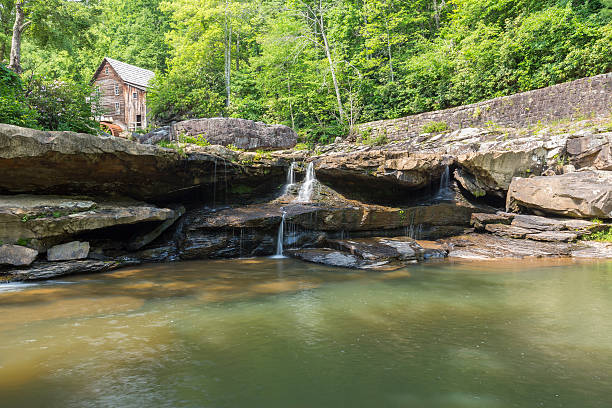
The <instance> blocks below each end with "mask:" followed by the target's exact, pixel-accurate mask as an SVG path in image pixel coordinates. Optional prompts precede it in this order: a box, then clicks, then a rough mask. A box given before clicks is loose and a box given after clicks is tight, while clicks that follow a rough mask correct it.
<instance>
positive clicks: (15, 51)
mask: <svg viewBox="0 0 612 408" xmlns="http://www.w3.org/2000/svg"><path fill="white" fill-rule="evenodd" d="M24 20H25V13H24V11H23V1H17V2H16V3H15V24H14V25H13V38H12V42H11V56H10V62H9V66H8V67H9V69H12V70H13V71H15V72H16V73H18V74H21V73H22V72H23V69H22V68H21V34H23V31H24V30H25V29H26V28H27V27H28V26H29V25H30V22H29V21H28V22H24Z"/></svg>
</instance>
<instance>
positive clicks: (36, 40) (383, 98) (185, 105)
mask: <svg viewBox="0 0 612 408" xmlns="http://www.w3.org/2000/svg"><path fill="white" fill-rule="evenodd" d="M26 3H27V2H26ZM27 7H28V8H27V12H28V13H29V16H28V17H29V18H30V20H31V26H30V27H28V28H27V29H26V30H25V31H24V36H23V45H22V58H21V63H22V66H23V69H24V73H23V74H22V78H21V82H23V83H21V82H20V81H19V79H18V78H17V79H16V78H14V77H12V76H10V74H7V73H6V72H4V71H3V72H4V74H3V75H4V77H5V78H6V80H4V82H2V85H1V86H2V89H0V93H1V94H2V95H0V97H1V98H2V99H0V100H3V101H4V100H9V99H11V97H10V96H5V95H12V94H10V93H11V92H16V91H15V89H16V88H15V87H14V86H13V85H11V84H17V83H18V82H20V83H19V86H20V87H23V86H25V85H27V84H29V83H34V84H36V83H38V84H49V83H54V84H56V87H57V86H59V85H57V84H60V85H61V87H67V89H70V90H71V91H70V92H67V93H66V94H67V95H72V96H73V97H76V95H79V92H81V93H82V94H83V95H85V94H86V93H87V92H88V90H87V89H86V87H87V86H88V84H89V80H90V79H91V76H92V74H93V72H94V71H95V69H96V67H97V65H98V64H99V63H100V62H101V60H102V58H103V57H105V56H107V57H111V58H115V59H119V60H121V61H124V62H127V63H130V64H134V65H138V66H141V67H143V68H148V69H151V70H154V71H155V72H156V73H157V76H156V79H155V80H154V84H153V89H152V90H151V92H150V94H149V105H150V107H151V108H152V113H153V115H154V116H155V118H156V120H157V122H158V123H161V122H164V121H170V120H179V119H184V118H189V117H211V116H233V117H242V118H247V119H254V120H261V121H265V122H271V123H282V124H286V125H289V126H292V127H294V128H295V129H296V130H298V132H299V133H300V135H302V136H303V137H304V138H305V139H306V140H308V141H310V142H315V141H317V142H323V143H325V142H329V141H332V140H333V139H334V138H335V137H336V136H339V135H340V136H342V135H344V134H346V133H347V132H348V130H349V129H350V127H351V126H352V125H353V124H355V123H360V122H367V121H371V120H378V119H387V118H396V117H401V116H405V115H409V114H414V113H418V112H423V111H427V110H433V109H441V108H446V107H451V106H457V105H461V104H465V103H471V102H476V101H479V100H483V99H487V98H491V97H496V96H502V95H508V94H511V93H516V92H520V91H526V90H531V89H535V88H540V87H545V86H549V85H553V84H556V83H561V82H565V81H568V80H572V79H576V78H580V77H585V76H590V75H596V74H600V73H605V72H610V71H612V0H574V1H572V0H514V1H512V0H446V1H445V0H414V1H405V0H366V1H363V0H89V1H86V0H84V1H67V0H49V1H46V2H34V1H32V2H30V4H29V5H27ZM0 13H1V14H0V59H2V60H4V61H7V59H8V52H9V50H10V45H11V32H12V29H13V22H14V1H13V0H0ZM36 81H38V82H36ZM24 84H25V85H24ZM36 89H45V90H47V89H49V87H48V86H42V85H39V86H38V87H37V88H36ZM55 92H59V91H57V89H56V91H55ZM30 95H37V93H36V92H30ZM42 97H46V95H42ZM32 98H33V97H29V98H18V102H19V106H17V105H15V104H13V105H12V106H8V107H7V109H13V110H15V109H16V110H18V111H19V112H21V113H22V115H21V116H20V118H21V119H19V120H20V121H21V122H20V123H30V122H31V121H32V120H36V121H37V123H38V126H39V127H41V128H48V127H49V126H51V122H52V120H51V118H50V117H49V115H48V112H47V115H46V116H45V115H42V114H41V113H40V108H37V107H36V104H37V103H36V100H33V99H32ZM16 103H17V102H16ZM39 104H40V103H39ZM76 105H78V104H76ZM2 109H4V107H0V110H2ZM78 109H81V110H82V106H80V107H78ZM37 112H38V113H37ZM0 115H3V117H2V120H3V121H6V120H7V119H6V117H9V118H10V117H11V114H10V112H9V113H6V112H0ZM41 115H42V116H45V117H46V119H44V120H43V119H41ZM77 122H78V121H77ZM76 125H78V126H77V127H82V126H81V125H82V124H79V123H75V125H73V124H70V123H67V124H66V123H65V124H64V125H62V126H63V127H67V128H71V127H72V126H76Z"/></svg>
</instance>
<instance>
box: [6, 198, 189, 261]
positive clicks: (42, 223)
mask: <svg viewBox="0 0 612 408" xmlns="http://www.w3.org/2000/svg"><path fill="white" fill-rule="evenodd" d="M176 216H177V214H176V212H175V211H174V210H172V209H169V208H158V207H155V206H153V205H150V204H145V203H141V202H136V201H130V200H120V201H111V200H108V199H103V200H98V199H88V198H76V197H62V196H31V195H15V196H0V240H1V241H2V242H6V243H16V242H22V243H25V244H27V245H28V246H32V247H34V248H37V249H39V250H40V251H45V250H46V249H47V248H48V247H49V246H52V245H55V244H58V243H62V242H66V241H68V240H70V238H71V237H75V236H78V235H80V234H83V233H86V232H90V231H94V230H102V229H105V228H109V227H118V226H122V225H137V224H144V225H147V224H148V223H161V222H165V221H168V220H176ZM150 229H152V228H148V229H147V230H146V231H147V232H149V230H150ZM149 242H150V241H149Z"/></svg>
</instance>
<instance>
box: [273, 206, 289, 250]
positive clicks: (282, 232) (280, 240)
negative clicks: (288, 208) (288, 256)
mask: <svg viewBox="0 0 612 408" xmlns="http://www.w3.org/2000/svg"><path fill="white" fill-rule="evenodd" d="M286 215H287V213H286V212H284V211H283V216H282V218H281V222H280V226H279V227H278V235H277V236H276V255H274V256H273V257H272V258H284V257H285V256H284V255H283V240H284V239H285V216H286Z"/></svg>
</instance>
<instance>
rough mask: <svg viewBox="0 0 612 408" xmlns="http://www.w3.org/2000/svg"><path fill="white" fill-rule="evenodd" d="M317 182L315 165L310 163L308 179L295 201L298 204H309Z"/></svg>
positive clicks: (305, 180)
mask: <svg viewBox="0 0 612 408" xmlns="http://www.w3.org/2000/svg"><path fill="white" fill-rule="evenodd" d="M315 181H317V179H316V177H315V170H314V163H313V162H310V163H308V168H307V169H306V179H304V182H303V183H302V186H301V187H300V191H299V192H298V197H297V198H296V199H295V201H296V202H298V203H309V202H310V201H311V199H312V192H313V190H314V185H315Z"/></svg>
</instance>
